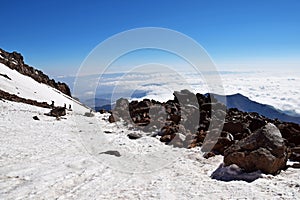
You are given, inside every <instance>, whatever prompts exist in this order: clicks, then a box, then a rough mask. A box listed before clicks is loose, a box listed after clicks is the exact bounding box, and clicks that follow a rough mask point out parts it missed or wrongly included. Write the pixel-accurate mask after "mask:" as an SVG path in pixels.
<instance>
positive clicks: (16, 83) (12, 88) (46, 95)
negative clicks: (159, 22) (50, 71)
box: [0, 63, 88, 112]
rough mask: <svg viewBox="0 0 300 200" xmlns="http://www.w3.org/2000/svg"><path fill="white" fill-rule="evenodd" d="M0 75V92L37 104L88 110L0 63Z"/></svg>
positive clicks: (57, 91) (66, 96) (54, 90)
mask: <svg viewBox="0 0 300 200" xmlns="http://www.w3.org/2000/svg"><path fill="white" fill-rule="evenodd" d="M0 74H2V76H0V90H3V91H4V92H7V93H9V94H14V95H17V96H18V97H21V98H25V99H30V100H35V101H37V102H47V103H48V104H51V103H52V101H54V105H55V106H64V105H66V106H67V107H68V108H69V106H71V108H74V106H76V108H78V109H79V111H82V112H85V111H87V110H88V108H85V107H84V106H83V105H82V104H81V103H80V102H78V101H76V100H74V99H73V98H71V97H70V96H68V95H66V94H64V93H62V92H61V91H59V90H57V89H55V88H53V87H50V86H49V85H46V84H44V83H39V82H37V81H35V80H34V79H32V78H31V77H28V76H25V75H23V74H21V73H19V72H17V71H16V70H12V69H10V68H9V67H7V66H6V65H4V64H2V63H0Z"/></svg>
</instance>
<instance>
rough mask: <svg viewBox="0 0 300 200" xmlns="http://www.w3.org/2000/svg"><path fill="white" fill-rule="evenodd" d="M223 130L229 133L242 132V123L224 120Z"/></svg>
mask: <svg viewBox="0 0 300 200" xmlns="http://www.w3.org/2000/svg"><path fill="white" fill-rule="evenodd" d="M223 131H226V132H229V133H231V134H233V135H234V134H237V133H243V132H244V125H243V124H242V123H241V122H226V123H225V124H224V126H223Z"/></svg>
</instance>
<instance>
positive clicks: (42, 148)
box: [0, 101, 300, 199]
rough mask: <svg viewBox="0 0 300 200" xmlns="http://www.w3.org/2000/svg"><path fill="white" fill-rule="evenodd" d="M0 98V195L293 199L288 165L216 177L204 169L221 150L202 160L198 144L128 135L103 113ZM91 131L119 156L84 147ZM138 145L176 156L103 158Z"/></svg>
mask: <svg viewBox="0 0 300 200" xmlns="http://www.w3.org/2000/svg"><path fill="white" fill-rule="evenodd" d="M0 105H1V115H0V121H1V125H0V132H1V135H0V144H1V145H0V199H212V198H214V199H299V198H300V183H299V179H300V173H299V171H297V170H296V169H292V168H289V169H288V170H286V171H282V172H281V174H280V175H278V176H275V177H274V176H271V175H263V178H259V179H257V180H255V181H254V182H252V183H247V182H244V181H231V182H223V181H217V180H214V179H211V178H210V175H211V174H212V172H213V171H215V170H216V169H217V168H218V166H219V165H220V164H221V163H222V156H217V157H213V158H210V159H208V160H207V159H205V158H203V157H202V153H201V152H200V149H199V148H195V149H180V148H173V147H170V146H167V145H164V144H163V143H160V142H159V141H158V139H155V138H150V137H148V136H145V137H143V138H141V139H138V140H130V139H129V138H128V137H127V136H126V135H127V134H128V133H130V132H134V131H133V130H131V131H129V130H127V129H125V128H124V127H122V125H119V126H116V125H115V124H109V123H108V122H107V121H106V120H103V119H102V118H105V119H106V118H107V115H105V114H103V115H101V114H98V113H97V114H96V115H95V116H94V117H86V116H84V115H82V114H78V113H74V112H68V114H67V116H66V117H65V118H66V119H61V120H56V119H55V118H52V117H48V116H45V115H44V113H45V112H49V110H48V109H44V108H39V107H34V106H30V105H26V104H22V103H15V102H9V101H0ZM33 116H38V118H39V119H40V121H36V120H33V119H32V117H33ZM78 121H80V123H78ZM99 127H101V129H100V130H99ZM91 132H98V133H99V134H103V135H105V137H106V138H107V139H108V140H111V141H114V143H113V145H111V149H108V150H114V151H119V152H120V154H121V156H120V157H116V156H113V155H107V154H105V155H104V154H101V155H102V158H103V160H102V161H101V160H99V159H97V158H96V157H95V156H93V155H91V154H89V153H88V152H87V148H86V145H85V143H83V142H82V136H83V135H85V134H87V135H88V134H89V133H91ZM105 132H106V133H105ZM117 139H118V140H117ZM123 144H126V145H125V146H126V149H127V151H125V150H124V148H125V147H124V145H123ZM141 147H142V148H143V151H144V152H147V151H149V152H153V151H154V152H168V151H169V150H170V149H173V150H172V151H173V153H174V155H177V157H174V158H175V159H171V161H170V162H168V164H166V165H165V166H163V168H159V169H157V170H156V169H153V171H150V172H148V173H135V171H131V172H128V171H127V172H123V171H122V170H121V169H122V168H123V167H124V166H119V167H120V168H116V166H113V167H112V166H109V164H110V162H109V160H108V159H109V158H111V159H120V158H122V157H126V156H129V155H131V154H135V155H136V159H138V158H139V155H140V154H141V153H140V152H141ZM158 155H160V156H164V157H163V158H167V157H168V154H163V153H158ZM145 158H146V157H145ZM163 158H162V159H163ZM134 159H135V158H134V157H132V160H129V162H135V160H134ZM144 163H147V160H145V162H144ZM142 165H143V163H140V166H142ZM140 166H137V168H139V167H140Z"/></svg>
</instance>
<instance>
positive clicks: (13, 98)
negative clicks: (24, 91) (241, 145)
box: [0, 90, 51, 108]
mask: <svg viewBox="0 0 300 200" xmlns="http://www.w3.org/2000/svg"><path fill="white" fill-rule="evenodd" d="M0 99H6V100H9V101H15V102H20V103H26V104H30V105H34V106H39V107H42V108H51V106H50V105H49V104H48V103H47V102H38V101H35V100H31V99H25V98H22V97H19V96H17V95H15V94H10V93H8V92H5V91H2V90H0Z"/></svg>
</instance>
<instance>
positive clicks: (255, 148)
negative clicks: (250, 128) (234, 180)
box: [224, 123, 288, 175]
mask: <svg viewBox="0 0 300 200" xmlns="http://www.w3.org/2000/svg"><path fill="white" fill-rule="evenodd" d="M287 159H288V151H287V147H286V145H285V142H284V139H283V138H282V136H281V133H280V131H279V130H278V129H277V128H276V126H275V125H273V124H271V123H269V124H267V125H265V126H264V127H262V128H261V129H258V130H257V131H256V132H254V133H253V134H251V135H250V136H248V137H246V138H244V139H242V140H240V141H238V142H237V143H236V144H233V145H231V146H230V147H229V148H227V149H226V150H225V152H224V163H225V165H226V166H229V165H232V164H236V165H238V166H239V167H240V168H242V169H244V170H245V171H246V172H253V171H257V170H261V171H262V172H263V173H266V174H273V175H274V174H277V173H278V172H279V171H280V170H281V169H284V168H285V167H286V162H287Z"/></svg>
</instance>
